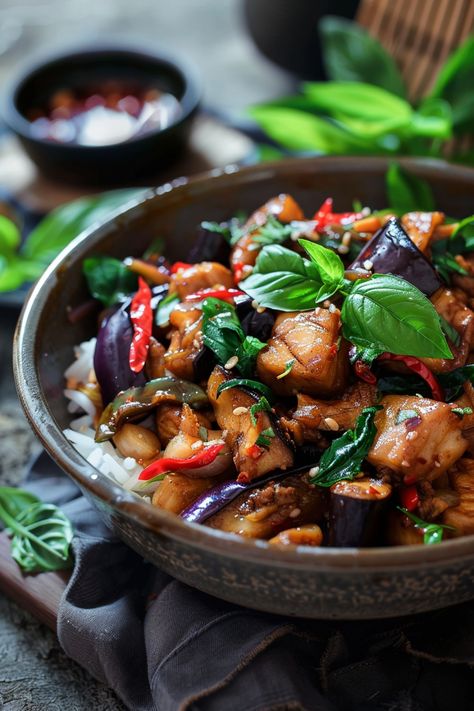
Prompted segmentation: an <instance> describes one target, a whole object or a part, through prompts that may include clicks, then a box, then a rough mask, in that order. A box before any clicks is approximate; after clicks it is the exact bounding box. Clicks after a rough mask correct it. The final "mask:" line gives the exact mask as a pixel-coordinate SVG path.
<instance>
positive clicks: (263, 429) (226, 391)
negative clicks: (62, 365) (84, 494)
mask: <svg viewBox="0 0 474 711" xmlns="http://www.w3.org/2000/svg"><path fill="white" fill-rule="evenodd" d="M473 224H474V223H473V219H472V218H467V219H466V220H463V221H460V222H455V221H454V220H452V219H450V218H448V217H446V216H445V215H444V214H443V213H442V212H409V213H407V214H403V215H396V214H394V213H393V212H392V211H390V210H383V211H371V210H370V209H369V208H362V207H361V206H360V205H356V207H355V208H354V210H353V211H351V212H343V213H339V212H335V211H334V206H333V201H332V200H331V199H330V198H328V199H327V200H325V201H324V203H323V204H322V205H321V207H320V208H319V209H318V210H317V211H316V213H315V214H314V215H313V216H312V217H307V216H305V215H304V214H303V211H302V209H301V207H300V206H299V205H298V203H297V202H296V201H295V199H294V198H293V197H292V196H290V195H286V194H282V195H277V196H276V197H274V198H272V199H270V200H269V201H268V202H267V203H266V204H265V205H263V206H262V207H260V208H258V209H257V210H256V211H255V212H254V213H253V214H251V215H250V216H249V217H247V218H243V217H234V218H231V219H229V221H228V222H225V223H214V222H203V223H202V224H201V226H200V227H199V231H198V235H197V238H196V240H195V242H194V245H193V247H192V249H191V251H190V252H189V254H188V255H187V257H186V262H175V263H170V262H169V261H168V260H167V258H166V255H165V254H163V253H162V249H161V248H160V246H159V244H153V245H152V246H151V247H150V248H149V250H148V251H147V253H146V254H145V255H144V256H143V257H142V258H141V259H138V258H135V257H130V258H127V259H125V260H124V261H123V262H121V261H119V260H116V259H113V258H108V257H103V256H101V257H91V258H89V259H86V260H85V263H84V274H85V278H86V280H87V283H88V286H89V289H90V292H91V295H92V297H93V301H91V303H90V304H88V305H86V306H85V307H84V305H82V306H81V308H80V309H79V311H81V313H82V312H84V311H85V310H87V309H88V308H92V307H93V306H94V305H95V306H97V305H98V304H100V315H99V318H98V333H97V336H96V338H92V339H91V340H90V341H87V342H85V343H82V344H81V345H80V346H78V348H77V349H76V360H75V361H74V362H73V363H72V365H71V366H70V367H69V368H68V369H67V371H66V374H65V377H66V389H65V394H66V396H67V397H68V398H69V400H70V405H69V409H70V411H71V412H72V413H78V415H79V416H78V417H77V418H75V419H74V420H73V421H72V423H71V425H70V427H69V428H68V429H67V430H65V435H66V437H67V438H68V439H69V440H70V441H71V442H72V443H73V444H74V446H75V447H76V448H77V449H78V450H79V451H80V452H81V453H82V454H83V456H84V457H86V459H87V460H88V461H89V462H90V464H91V465H93V466H94V467H96V468H97V469H98V470H99V471H101V472H102V473H103V474H106V475H108V476H110V477H111V478H112V479H113V480H114V481H116V482H118V483H119V484H121V485H122V486H123V487H125V488H126V489H128V490H130V491H133V492H135V493H136V494H137V495H138V496H141V497H143V498H144V499H146V500H147V501H148V502H149V503H150V505H151V506H156V507H159V508H161V509H165V510H167V511H170V512H173V513H174V514H176V515H178V516H181V517H182V518H183V519H184V520H185V521H188V522H193V523H197V524H202V525H204V526H208V527H211V528H214V529H219V530H221V531H226V532H230V533H233V534H237V535H240V536H244V537H247V538H253V539H256V538H258V539H266V540H268V541H269V542H270V543H271V544H274V545H279V546H287V545H290V546H292V545H293V546H294V545H299V546H339V547H353V546H356V547H359V546H374V545H377V546H380V545H382V546H383V545H401V544H408V545H420V544H421V545H422V544H436V543H439V542H440V541H441V540H443V539H448V538H452V537H456V536H463V535H467V534H472V533H474V437H473V434H474V354H473V349H474V232H473V231H472V229H473ZM91 304H92V306H91ZM98 308H99V307H98ZM79 311H78V310H75V311H72V312H71V314H70V317H71V320H76V319H77V318H80V317H81V313H79ZM81 413H82V414H81ZM84 413H85V414H84Z"/></svg>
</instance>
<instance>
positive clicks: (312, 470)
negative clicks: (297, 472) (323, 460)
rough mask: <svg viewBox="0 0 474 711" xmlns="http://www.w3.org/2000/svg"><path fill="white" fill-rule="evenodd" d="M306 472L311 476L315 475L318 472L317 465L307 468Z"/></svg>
mask: <svg viewBox="0 0 474 711" xmlns="http://www.w3.org/2000/svg"><path fill="white" fill-rule="evenodd" d="M308 474H309V475H310V476H311V477H313V476H317V475H318V474H319V467H311V469H310V470H309V472H308Z"/></svg>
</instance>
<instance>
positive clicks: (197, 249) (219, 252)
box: [185, 222, 230, 266]
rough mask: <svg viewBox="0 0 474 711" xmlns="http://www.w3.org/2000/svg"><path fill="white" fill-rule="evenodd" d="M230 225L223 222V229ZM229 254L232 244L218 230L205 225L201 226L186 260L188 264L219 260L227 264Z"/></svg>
mask: <svg viewBox="0 0 474 711" xmlns="http://www.w3.org/2000/svg"><path fill="white" fill-rule="evenodd" d="M228 226H229V223H228V222H223V223H221V227H222V228H223V229H225V228H226V227H228ZM229 256H230V246H229V245H228V244H227V242H226V241H225V239H224V238H223V236H222V235H221V234H220V233H218V232H212V231H211V230H206V229H205V228H204V227H200V228H199V231H198V234H197V237H196V239H195V240H194V243H193V246H192V247H191V249H190V250H189V252H188V256H187V257H186V260H185V261H186V262H187V263H188V264H198V263H199V262H219V263H220V264H224V265H225V266H227V265H228V264H229Z"/></svg>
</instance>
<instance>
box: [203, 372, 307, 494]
mask: <svg viewBox="0 0 474 711" xmlns="http://www.w3.org/2000/svg"><path fill="white" fill-rule="evenodd" d="M227 379H228V378H227V375H226V372H225V370H224V369H223V368H221V367H220V366H216V367H215V368H214V370H213V371H212V373H211V377H210V378H209V382H208V397H209V402H210V403H211V405H212V406H213V407H214V412H215V415H216V419H217V423H218V425H219V427H220V428H221V430H223V434H224V437H225V440H226V442H227V444H228V445H229V446H230V447H231V449H232V452H233V455H234V464H235V468H236V469H237V471H238V472H239V481H242V482H248V481H251V480H252V479H256V478H257V477H260V476H263V474H267V473H268V472H271V471H273V470H275V469H287V468H288V467H290V466H291V465H292V464H293V452H292V451H291V449H290V446H289V442H284V441H283V439H282V436H283V433H280V432H279V431H276V430H275V429H274V426H273V423H272V421H271V420H270V417H269V413H267V412H263V411H262V412H258V413H256V415H255V417H256V424H255V425H254V424H253V423H252V417H251V412H250V407H251V406H252V405H255V403H256V402H258V398H256V397H254V396H253V395H251V394H250V393H248V392H246V391H245V390H243V389H242V388H231V389H229V390H225V391H224V392H223V393H221V394H220V395H219V397H217V389H218V387H219V385H220V384H221V383H224V382H225V381H226V380H227ZM265 433H266V436H265ZM262 437H263V441H262ZM259 438H260V439H259ZM257 440H259V443H257Z"/></svg>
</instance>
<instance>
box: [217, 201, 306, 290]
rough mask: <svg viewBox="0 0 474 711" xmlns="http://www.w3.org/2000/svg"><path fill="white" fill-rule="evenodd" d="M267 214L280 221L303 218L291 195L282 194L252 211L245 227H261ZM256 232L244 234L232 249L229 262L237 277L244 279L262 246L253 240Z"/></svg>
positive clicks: (255, 230)
mask: <svg viewBox="0 0 474 711" xmlns="http://www.w3.org/2000/svg"><path fill="white" fill-rule="evenodd" d="M269 215H273V217H276V218H277V219H278V220H279V221H280V222H291V221H292V220H303V219H304V215H303V211H302V210H301V208H300V206H299V205H298V204H297V203H296V202H295V200H294V199H293V198H292V197H291V195H285V194H282V195H278V196H277V197H274V198H272V199H271V200H269V201H268V202H266V203H265V205H262V207H259V209H258V210H256V211H255V212H254V213H252V214H251V215H250V217H249V219H248V220H247V222H246V223H245V227H246V228H247V229H248V228H253V227H254V226H257V228H258V227H262V225H264V224H265V222H266V221H267V220H268V217H269ZM258 233H259V230H258V229H254V230H253V231H252V232H249V233H247V234H245V235H244V236H243V237H242V238H241V239H239V241H238V242H237V244H236V245H235V247H234V248H233V250H232V253H231V256H230V264H231V267H232V270H233V271H234V274H236V276H238V278H239V279H245V277H246V276H248V275H249V274H250V272H251V271H252V267H253V266H254V264H255V262H256V260H257V256H258V253H259V251H260V250H261V248H262V245H261V244H259V243H258V242H255V237H256V236H257V235H258Z"/></svg>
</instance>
